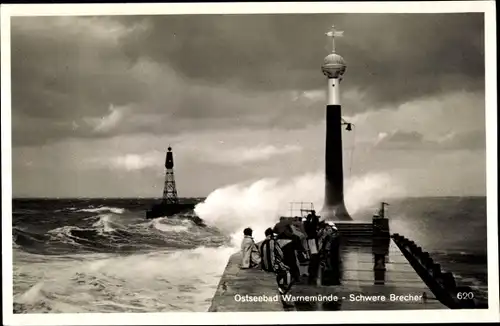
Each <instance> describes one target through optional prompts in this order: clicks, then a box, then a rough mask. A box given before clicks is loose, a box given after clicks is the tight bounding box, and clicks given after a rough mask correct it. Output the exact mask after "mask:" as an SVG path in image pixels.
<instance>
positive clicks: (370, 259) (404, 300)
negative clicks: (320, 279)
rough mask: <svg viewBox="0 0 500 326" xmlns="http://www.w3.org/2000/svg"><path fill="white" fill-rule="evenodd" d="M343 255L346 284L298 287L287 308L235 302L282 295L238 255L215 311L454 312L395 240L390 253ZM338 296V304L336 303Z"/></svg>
mask: <svg viewBox="0 0 500 326" xmlns="http://www.w3.org/2000/svg"><path fill="white" fill-rule="evenodd" d="M381 248H382V249H381ZM340 250H341V259H342V263H341V266H340V268H341V271H340V275H341V280H340V285H334V286H321V285H318V286H314V285H306V284H302V282H300V283H299V284H296V285H294V286H293V287H292V289H291V291H290V293H289V294H290V295H291V296H293V297H292V298H291V300H285V301H286V302H285V305H284V304H283V302H282V301H280V300H276V301H267V302H242V301H237V300H235V295H236V294H239V295H241V296H245V295H249V296H257V297H259V296H266V297H273V296H276V295H278V289H277V284H276V278H275V276H274V274H272V273H267V272H264V271H261V270H259V269H243V270H242V269H240V268H239V264H240V261H241V257H240V254H234V255H233V256H231V258H230V259H229V262H228V264H227V266H226V269H225V271H224V274H223V276H222V278H221V280H220V282H219V286H218V288H217V290H216V292H215V295H214V297H213V300H212V305H211V307H210V309H209V311H232V312H236V311H283V310H295V311H308V310H315V311H317V310H323V311H324V310H328V311H331V310H415V309H448V308H447V307H446V306H445V305H443V304H442V303H441V302H440V301H438V300H437V299H436V297H435V296H434V295H433V293H432V291H431V290H430V289H429V288H428V287H427V285H426V284H425V283H424V282H423V281H422V279H421V278H420V276H419V275H418V274H417V273H416V272H415V270H414V268H413V267H412V266H411V265H410V263H409V262H408V260H407V259H406V258H405V256H404V255H403V253H402V252H401V250H400V249H399V248H398V246H397V245H396V244H395V243H394V241H393V240H392V239H390V240H389V239H387V243H386V245H385V249H384V246H378V245H377V246H371V245H370V246H367V245H361V244H360V245H355V244H351V243H345V244H342V245H341V249H340ZM318 295H324V296H327V297H328V296H329V299H330V300H328V301H324V300H323V301H318V300H317V299H314V298H318ZM334 296H336V297H337V298H338V300H337V301H333V300H331V299H332V298H333V297H334ZM382 297H383V298H384V299H382ZM304 298H305V300H306V301H304V300H302V299H304ZM298 299H300V300H298Z"/></svg>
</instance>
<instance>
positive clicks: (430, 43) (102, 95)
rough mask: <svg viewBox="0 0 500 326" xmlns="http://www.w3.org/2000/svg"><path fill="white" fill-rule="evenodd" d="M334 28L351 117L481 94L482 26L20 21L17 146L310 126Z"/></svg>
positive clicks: (278, 18) (454, 20) (365, 20)
mask: <svg viewBox="0 0 500 326" xmlns="http://www.w3.org/2000/svg"><path fill="white" fill-rule="evenodd" d="M332 22H335V24H336V25H337V26H338V27H339V28H341V29H343V30H345V38H344V39H342V40H340V41H338V43H337V46H338V52H339V53H341V54H342V55H343V56H344V57H345V58H346V60H347V62H348V68H347V73H346V77H345V79H344V85H345V90H346V91H345V94H348V93H349V92H350V94H353V95H352V96H350V97H346V100H345V103H344V104H345V106H346V107H348V108H349V111H350V112H354V113H355V112H361V111H365V110H367V109H368V105H367V104H369V105H370V108H371V109H373V108H377V106H378V105H386V106H387V105H397V104H398V103H403V102H406V101H410V100H412V99H413V98H415V97H419V96H424V95H425V96H427V97H429V96H432V95H433V94H436V93H444V92H449V91H453V90H457V89H459V90H461V89H466V90H468V91H472V92H473V91H476V90H479V91H482V90H483V89H484V85H483V83H484V81H483V79H484V63H483V62H484V56H483V43H484V42H483V16H482V14H428V15H422V14H412V15H399V14H397V15H388V14H384V15H378V14H346V15H238V16H235V15H217V16H212V15H188V16H185V15H183V16H135V17H134V16H127V17H66V18H64V17H63V18H61V17H23V18H20V17H16V18H13V19H12V29H11V30H12V38H11V39H12V44H11V48H12V119H13V121H12V122H13V143H14V145H35V144H41V143H47V142H51V141H55V140H57V139H61V138H66V137H77V138H81V137H110V136H114V135H119V134H127V133H154V134H164V133H166V132H168V133H178V132H180V131H184V130H197V129H221V128H222V129H224V128H239V127H245V126H247V127H252V126H254V127H270V126H273V127H277V128H295V127H303V126H304V125H307V124H308V123H314V122H316V121H318V120H320V119H322V118H323V115H324V112H323V107H324V98H323V97H322V95H321V94H313V93H314V91H311V90H315V89H322V88H323V86H324V82H325V80H324V76H323V75H322V74H321V71H320V65H321V62H322V58H323V57H324V56H325V55H326V54H327V48H328V45H329V43H328V41H327V40H326V38H325V36H324V32H325V30H326V29H327V28H328V27H329V26H330V25H331V23H332ZM311 94H312V95H314V96H312V95H311ZM361 97H362V100H361ZM110 106H116V107H117V110H116V112H115V111H110ZM113 114H114V115H113ZM99 121H102V123H100V122H99ZM103 126H104V127H103Z"/></svg>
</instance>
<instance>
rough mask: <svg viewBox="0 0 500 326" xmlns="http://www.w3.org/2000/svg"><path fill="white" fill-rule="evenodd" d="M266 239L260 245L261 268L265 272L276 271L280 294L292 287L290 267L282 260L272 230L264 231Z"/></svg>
mask: <svg viewBox="0 0 500 326" xmlns="http://www.w3.org/2000/svg"><path fill="white" fill-rule="evenodd" d="M265 235H266V239H265V240H264V241H263V242H262V244H261V246H260V256H261V265H262V269H263V270H264V271H266V272H274V273H276V282H277V283H278V288H279V290H280V293H281V294H286V293H287V292H288V291H289V290H290V288H291V287H292V284H293V282H292V277H291V274H290V267H289V266H287V265H286V264H285V262H284V254H283V251H282V249H281V246H280V245H279V244H278V241H277V240H276V238H275V237H274V234H273V230H272V229H271V228H268V229H267V230H266V231H265Z"/></svg>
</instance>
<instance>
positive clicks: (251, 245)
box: [241, 228, 261, 268]
mask: <svg viewBox="0 0 500 326" xmlns="http://www.w3.org/2000/svg"><path fill="white" fill-rule="evenodd" d="M252 233H253V231H252V229H251V228H246V229H245V230H243V241H242V242H241V256H242V260H241V268H254V267H257V266H260V261H261V259H260V254H259V249H258V248H257V245H256V244H255V241H254V240H253V238H252Z"/></svg>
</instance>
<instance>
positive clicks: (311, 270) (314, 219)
mask: <svg viewBox="0 0 500 326" xmlns="http://www.w3.org/2000/svg"><path fill="white" fill-rule="evenodd" d="M318 223H319V218H318V216H316V212H315V211H314V210H312V211H311V213H310V214H308V215H307V217H306V220H305V221H304V229H305V232H306V234H307V244H308V247H309V257H310V259H309V267H308V274H309V277H308V283H309V284H316V280H317V277H318V269H319V263H320V261H319V251H318Z"/></svg>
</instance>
